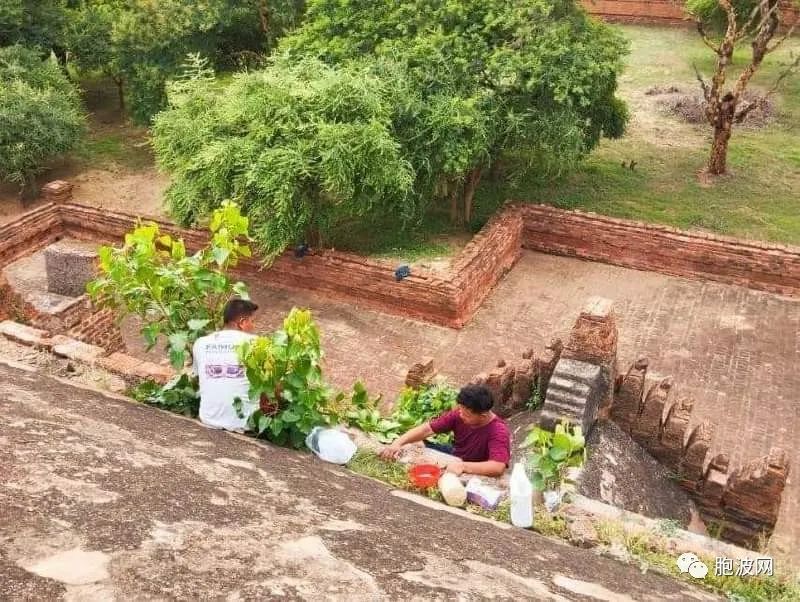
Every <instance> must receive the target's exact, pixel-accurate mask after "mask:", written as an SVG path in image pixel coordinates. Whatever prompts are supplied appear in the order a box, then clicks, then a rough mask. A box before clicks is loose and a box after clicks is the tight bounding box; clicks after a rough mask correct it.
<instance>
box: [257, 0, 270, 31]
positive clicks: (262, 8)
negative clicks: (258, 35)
mask: <svg viewBox="0 0 800 602" xmlns="http://www.w3.org/2000/svg"><path fill="white" fill-rule="evenodd" d="M258 18H259V20H260V21H261V31H262V32H263V33H264V35H265V36H266V37H267V38H269V6H267V0H259V2H258Z"/></svg>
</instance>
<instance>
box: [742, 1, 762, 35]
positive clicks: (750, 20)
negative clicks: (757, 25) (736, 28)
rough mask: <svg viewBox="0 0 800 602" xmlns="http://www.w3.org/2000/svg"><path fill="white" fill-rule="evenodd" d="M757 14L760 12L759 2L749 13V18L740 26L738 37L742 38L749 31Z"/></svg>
mask: <svg viewBox="0 0 800 602" xmlns="http://www.w3.org/2000/svg"><path fill="white" fill-rule="evenodd" d="M762 1H763V0H762ZM759 12H761V2H756V5H755V6H754V7H753V10H751V11H750V16H748V17H747V21H746V22H745V23H744V25H742V29H741V31H740V32H739V36H740V37H744V35H745V33H746V32H747V31H749V30H750V28H751V27H752V26H753V23H754V22H755V20H756V17H757V16H758V13H759Z"/></svg>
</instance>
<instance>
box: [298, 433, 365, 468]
mask: <svg viewBox="0 0 800 602" xmlns="http://www.w3.org/2000/svg"><path fill="white" fill-rule="evenodd" d="M306 447H308V449H310V450H311V451H312V452H314V453H315V454H316V455H317V456H319V457H320V458H322V459H323V460H325V461H326V462H331V463H332V464H347V463H348V462H349V461H350V459H351V458H352V457H353V456H354V455H355V453H356V451H358V448H357V447H356V444H355V443H353V441H352V440H351V439H350V437H348V436H347V434H346V433H343V432H342V431H337V430H336V429H328V428H323V427H321V426H316V427H314V428H313V429H312V431H311V432H310V433H309V434H308V437H306Z"/></svg>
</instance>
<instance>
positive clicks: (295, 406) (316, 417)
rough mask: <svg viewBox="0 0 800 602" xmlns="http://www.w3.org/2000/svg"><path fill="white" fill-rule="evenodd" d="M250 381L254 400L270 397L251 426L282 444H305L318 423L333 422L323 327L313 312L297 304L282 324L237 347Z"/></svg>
mask: <svg viewBox="0 0 800 602" xmlns="http://www.w3.org/2000/svg"><path fill="white" fill-rule="evenodd" d="M238 355H239V361H240V362H241V363H242V365H243V366H244V368H245V373H246V374H247V379H248V381H249V382H250V391H249V396H250V399H251V400H252V401H254V402H261V401H262V400H263V399H264V397H266V398H267V399H268V400H270V401H271V402H272V403H271V407H270V408H269V409H268V410H267V409H266V408H265V407H263V406H264V404H261V407H259V409H257V410H256V411H255V412H253V413H252V414H251V415H250V416H249V417H248V428H250V429H252V430H254V431H255V432H256V433H258V435H259V436H262V437H264V438H266V439H269V440H271V441H273V442H275V443H278V444H279V445H286V444H289V445H292V446H293V447H297V448H299V447H302V446H303V445H304V443H305V438H306V436H307V435H308V433H310V432H311V429H313V428H314V427H315V426H319V425H324V424H329V423H330V422H331V418H330V415H329V406H330V403H331V402H330V400H331V398H332V391H331V390H330V388H329V387H327V386H326V384H325V382H324V380H323V378H322V368H321V365H320V362H321V360H322V349H321V347H320V342H319V329H318V328H317V326H316V324H314V321H313V320H312V318H311V312H309V311H308V310H301V309H297V308H294V309H292V310H291V311H290V312H289V315H288V316H286V318H285V319H284V321H283V328H281V329H279V330H277V331H276V332H275V333H273V334H272V336H269V337H265V336H260V337H256V338H255V339H253V340H251V341H247V342H245V343H243V344H242V345H241V346H240V347H239V349H238Z"/></svg>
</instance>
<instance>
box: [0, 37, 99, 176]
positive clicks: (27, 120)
mask: <svg viewBox="0 0 800 602" xmlns="http://www.w3.org/2000/svg"><path fill="white" fill-rule="evenodd" d="M85 130H86V117H85V115H84V114H83V111H82V110H81V104H80V98H79V96H78V90H77V88H76V87H75V86H74V85H73V84H72V83H71V82H70V81H69V80H68V79H67V77H66V75H65V74H64V73H63V71H62V70H61V68H60V67H59V66H58V64H57V63H56V62H55V61H53V60H50V59H42V58H41V56H40V55H39V53H37V52H35V51H33V50H28V49H26V48H23V47H22V46H9V47H7V48H0V180H5V181H8V182H12V183H14V184H17V185H19V186H20V189H21V190H24V189H25V187H26V186H29V185H30V184H31V183H32V182H33V179H34V177H35V176H36V174H38V173H39V172H41V171H42V170H44V169H45V167H46V166H47V163H48V161H50V160H51V159H53V158H55V157H57V156H59V155H62V154H64V153H66V152H67V151H70V150H72V149H73V148H75V147H76V146H77V144H78V143H79V142H80V140H81V138H82V137H83V135H84V133H85Z"/></svg>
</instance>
